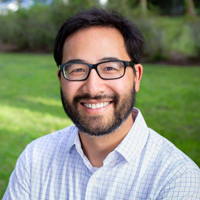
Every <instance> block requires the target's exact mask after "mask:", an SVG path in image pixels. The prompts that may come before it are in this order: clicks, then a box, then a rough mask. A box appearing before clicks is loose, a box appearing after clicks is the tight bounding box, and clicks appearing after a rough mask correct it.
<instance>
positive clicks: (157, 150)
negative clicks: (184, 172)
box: [148, 129, 199, 169]
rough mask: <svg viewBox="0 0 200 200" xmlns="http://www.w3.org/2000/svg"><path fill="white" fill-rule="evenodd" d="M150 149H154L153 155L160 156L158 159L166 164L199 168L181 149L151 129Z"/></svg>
mask: <svg viewBox="0 0 200 200" xmlns="http://www.w3.org/2000/svg"><path fill="white" fill-rule="evenodd" d="M149 133H150V134H149V139H148V148H151V149H154V151H153V153H154V154H155V156H158V157H157V159H159V160H161V161H164V162H165V164H167V163H168V164H171V165H174V166H176V165H183V166H185V167H186V168H187V166H188V167H189V168H190V167H194V168H197V169H199V168H198V167H197V165H196V164H195V163H194V162H193V161H192V160H191V159H190V158H189V157H188V156H187V155H186V154H185V153H183V152H182V151H181V150H180V149H178V148H177V147H176V146H175V145H174V144H173V143H171V142H170V141H169V140H167V139H166V138H164V137H163V136H161V135H160V134H158V133H156V132H155V131H154V130H152V129H149Z"/></svg>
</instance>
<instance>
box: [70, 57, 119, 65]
mask: <svg viewBox="0 0 200 200" xmlns="http://www.w3.org/2000/svg"><path fill="white" fill-rule="evenodd" d="M114 60H119V58H117V57H104V58H101V59H99V61H98V62H104V61H114ZM74 62H75V63H79V62H81V63H87V62H86V61H85V60H82V59H71V60H68V61H67V63H74ZM95 64H96V63H95Z"/></svg>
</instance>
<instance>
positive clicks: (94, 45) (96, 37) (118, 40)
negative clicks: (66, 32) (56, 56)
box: [63, 27, 129, 62]
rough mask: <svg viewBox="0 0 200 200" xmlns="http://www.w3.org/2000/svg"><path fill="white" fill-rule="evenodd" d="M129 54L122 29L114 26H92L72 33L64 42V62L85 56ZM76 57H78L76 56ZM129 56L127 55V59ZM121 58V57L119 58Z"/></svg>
mask: <svg viewBox="0 0 200 200" xmlns="http://www.w3.org/2000/svg"><path fill="white" fill-rule="evenodd" d="M122 54H126V55H128V54H127V51H126V47H125V43H124V38H123V36H122V34H121V33H120V31H118V30H117V29H116V28H112V27H90V28H85V29H82V30H79V31H77V32H75V33H74V34H72V35H70V36H69V37H68V38H67V39H66V40H65V42H64V46H63V62H64V61H66V60H69V59H82V58H81V57H85V60H87V58H88V57H91V56H92V57H94V58H96V59H98V57H99V58H100V57H104V56H107V57H108V56H110V57H112V56H115V57H120V56H122ZM75 57H76V58H75ZM128 58H129V57H127V56H126V59H128ZM119 59H120V58H119Z"/></svg>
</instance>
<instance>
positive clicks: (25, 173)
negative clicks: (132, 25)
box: [2, 150, 30, 200]
mask: <svg viewBox="0 0 200 200" xmlns="http://www.w3.org/2000/svg"><path fill="white" fill-rule="evenodd" d="M29 169H30V167H29V165H28V162H27V156H26V150H25V151H24V152H23V153H22V154H21V155H20V157H19V158H18V160H17V163H16V166H15V169H14V171H13V172H12V174H11V176H10V180H9V183H8V187H7V189H6V192H5V194H4V196H3V199H2V200H16V199H20V200H29V199H30V198H29V197H30V176H29V175H30V170H29Z"/></svg>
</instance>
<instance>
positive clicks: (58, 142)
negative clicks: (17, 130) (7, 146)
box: [22, 125, 78, 163]
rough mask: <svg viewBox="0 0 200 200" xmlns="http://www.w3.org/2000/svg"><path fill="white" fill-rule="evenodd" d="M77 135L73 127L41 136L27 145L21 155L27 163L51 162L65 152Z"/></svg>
mask: <svg viewBox="0 0 200 200" xmlns="http://www.w3.org/2000/svg"><path fill="white" fill-rule="evenodd" d="M77 133H78V131H77V128H76V126H75V125H72V126H69V127H66V128H64V129H62V130H59V131H56V132H54V133H51V134H48V135H45V136H42V137H40V138H38V139H36V140H34V141H32V142H31V143H30V144H28V145H27V147H26V148H25V150H24V151H23V153H22V154H24V156H25V157H26V159H27V162H29V163H30V162H35V161H39V160H40V161H44V160H47V159H48V160H51V158H53V157H55V155H57V156H59V154H62V153H63V152H65V151H67V150H68V149H69V148H70V147H71V146H70V145H72V142H73V140H74V138H75V136H76V134H77Z"/></svg>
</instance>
